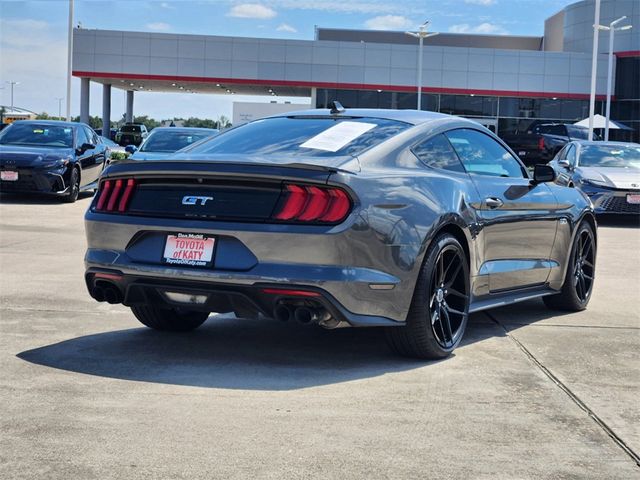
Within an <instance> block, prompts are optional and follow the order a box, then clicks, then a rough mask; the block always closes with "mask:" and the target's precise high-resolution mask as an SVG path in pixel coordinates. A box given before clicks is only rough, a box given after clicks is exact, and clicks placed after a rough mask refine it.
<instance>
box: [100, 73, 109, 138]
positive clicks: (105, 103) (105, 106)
mask: <svg viewBox="0 0 640 480" xmlns="http://www.w3.org/2000/svg"><path fill="white" fill-rule="evenodd" d="M110 130H111V85H110V84H104V85H102V136H103V137H106V138H110V137H111V135H110V133H111V132H110Z"/></svg>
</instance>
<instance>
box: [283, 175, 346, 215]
mask: <svg viewBox="0 0 640 480" xmlns="http://www.w3.org/2000/svg"><path fill="white" fill-rule="evenodd" d="M351 205H352V204H351V199H350V197H349V195H347V193H346V192H345V191H344V190H342V189H340V188H335V187H317V186H311V185H292V184H287V185H285V186H284V190H283V192H282V196H281V201H280V202H279V206H278V207H277V208H276V211H275V212H274V214H273V215H272V218H273V219H274V220H280V221H286V222H305V223H307V222H308V223H339V222H341V221H343V220H344V219H345V218H346V217H347V215H348V214H349V212H350V211H351Z"/></svg>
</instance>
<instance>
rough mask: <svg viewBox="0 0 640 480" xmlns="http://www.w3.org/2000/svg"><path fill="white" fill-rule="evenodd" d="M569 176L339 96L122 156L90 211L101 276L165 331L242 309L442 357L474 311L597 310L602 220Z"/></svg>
mask: <svg viewBox="0 0 640 480" xmlns="http://www.w3.org/2000/svg"><path fill="white" fill-rule="evenodd" d="M554 176H555V175H554V172H553V169H552V168H551V167H549V166H546V165H538V166H536V169H535V172H534V173H533V175H532V177H531V176H530V175H529V174H528V173H527V170H526V169H525V168H524V166H523V165H522V163H521V162H520V161H519V160H518V158H517V157H516V155H514V153H513V152H512V151H511V150H510V149H509V147H507V146H506V144H505V143H504V142H502V141H501V140H500V139H499V138H498V137H496V136H495V135H493V134H492V133H491V132H489V131H488V130H486V129H485V128H484V127H482V126H481V125H479V124H476V123H475V122H472V121H470V120H465V119H461V118H457V117H452V116H448V115H441V114H437V113H430V112H420V111H408V110H405V111H402V110H365V109H358V110H355V109H354V110H351V109H347V110H345V109H344V108H341V106H340V105H339V104H338V103H337V102H336V103H335V105H334V108H333V109H331V110H309V111H303V112H298V113H287V114H283V115H280V116H275V117H269V118H266V119H262V120H257V121H254V122H251V123H248V124H246V125H243V126H240V127H237V128H234V129H231V130H229V131H227V132H225V133H223V134H221V135H219V136H217V137H212V138H210V139H208V140H205V141H203V142H200V143H199V144H198V145H195V146H194V147H193V148H191V149H187V150H186V151H185V150H183V151H182V152H181V153H179V154H176V156H175V157H174V158H172V159H165V160H161V161H145V162H135V161H124V162H121V163H118V164H115V165H112V166H110V167H108V168H107V169H106V170H105V172H104V174H103V176H102V178H101V183H100V189H99V191H98V193H97V194H96V197H95V198H94V200H93V203H92V204H91V206H90V207H89V209H88V211H87V213H86V217H85V223H86V234H87V241H88V249H87V252H86V257H85V262H86V275H85V279H86V284H87V287H88V290H89V292H90V294H91V296H92V297H93V298H94V299H96V300H98V301H107V302H109V303H122V304H124V305H126V306H129V307H131V309H132V311H133V313H134V315H135V316H136V317H137V318H138V320H140V321H141V322H142V323H143V324H144V325H146V326H148V327H151V328H154V329H157V330H165V331H186V330H192V329H194V328H196V327H198V326H199V325H201V324H202V323H203V322H204V321H205V320H206V319H207V317H208V316H209V313H210V312H235V314H236V316H238V317H242V318H247V317H259V316H263V317H271V318H275V319H278V320H282V321H288V320H294V319H295V320H296V321H298V322H302V323H308V324H318V325H320V326H322V327H324V328H338V327H343V326H354V327H365V326H377V327H386V334H387V339H388V343H389V345H390V347H391V348H392V349H393V350H394V351H396V352H397V353H400V354H402V355H407V356H411V357H418V358H442V357H445V356H447V355H448V354H449V353H451V352H452V351H453V350H454V349H455V348H456V346H457V345H458V344H459V343H460V340H461V338H462V336H463V333H464V330H465V327H466V324H467V318H468V315H469V313H471V312H477V311H480V310H485V309H489V308H493V307H498V306H502V305H506V304H510V303H514V302H518V301H521V300H526V299H531V298H535V297H542V298H543V299H544V301H545V303H546V304H547V305H548V306H549V307H551V308H557V309H564V310H572V311H577V310H582V309H584V308H585V307H586V306H587V303H588V302H589V298H590V296H591V293H592V290H593V282H594V276H595V257H596V242H597V238H596V221H595V216H594V213H593V209H592V207H591V204H590V202H589V200H588V198H587V197H586V196H585V195H584V194H583V193H581V192H580V191H578V190H576V189H571V188H566V187H562V186H558V185H555V184H553V183H550V182H553V180H554Z"/></svg>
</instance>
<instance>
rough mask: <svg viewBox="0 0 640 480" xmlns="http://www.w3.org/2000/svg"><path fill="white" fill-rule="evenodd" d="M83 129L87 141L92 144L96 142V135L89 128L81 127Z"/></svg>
mask: <svg viewBox="0 0 640 480" xmlns="http://www.w3.org/2000/svg"><path fill="white" fill-rule="evenodd" d="M82 128H83V129H84V133H85V134H86V135H87V139H88V142H89V143H90V144H92V145H97V144H98V137H97V136H96V135H95V133H93V131H92V130H91V129H90V128H87V127H82Z"/></svg>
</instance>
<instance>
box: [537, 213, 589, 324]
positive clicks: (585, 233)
mask: <svg viewBox="0 0 640 480" xmlns="http://www.w3.org/2000/svg"><path fill="white" fill-rule="evenodd" d="M585 242H588V244H587V243H585ZM595 260H596V242H595V235H594V233H593V229H592V228H591V225H589V224H588V223H587V222H582V223H581V224H580V226H579V227H578V230H577V232H576V235H575V238H574V239H573V245H572V246H571V253H570V257H569V265H568V266H567V273H566V274H565V277H564V283H563V284H562V290H560V293H559V294H557V295H549V296H546V297H542V300H543V301H544V303H545V305H546V306H547V307H548V308H551V309H553V310H564V311H568V312H579V311H581V310H584V309H585V308H587V305H588V304H589V300H590V299H591V293H592V292H593V283H594V281H595V273H596V262H595Z"/></svg>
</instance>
